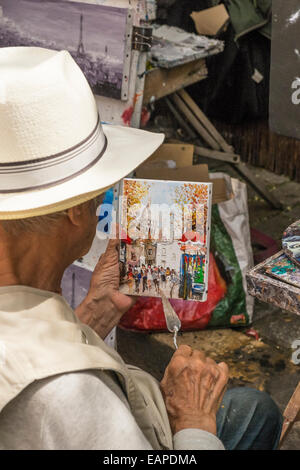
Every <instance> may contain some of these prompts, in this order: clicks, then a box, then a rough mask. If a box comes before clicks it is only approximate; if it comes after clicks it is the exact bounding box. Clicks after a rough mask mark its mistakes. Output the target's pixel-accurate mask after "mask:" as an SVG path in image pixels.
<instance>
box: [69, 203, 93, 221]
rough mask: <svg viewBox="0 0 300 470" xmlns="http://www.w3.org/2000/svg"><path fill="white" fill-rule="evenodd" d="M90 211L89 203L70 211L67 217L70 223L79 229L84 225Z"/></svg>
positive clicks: (72, 208)
mask: <svg viewBox="0 0 300 470" xmlns="http://www.w3.org/2000/svg"><path fill="white" fill-rule="evenodd" d="M88 210H89V201H87V202H84V203H83V204H79V205H78V206H74V207H71V208H70V209H68V210H67V215H68V218H69V221H70V223H71V224H72V225H75V226H77V227H78V226H80V225H82V224H83V223H84V222H85V219H86V216H87V212H88Z"/></svg>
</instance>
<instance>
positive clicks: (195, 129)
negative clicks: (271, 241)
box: [165, 89, 282, 209]
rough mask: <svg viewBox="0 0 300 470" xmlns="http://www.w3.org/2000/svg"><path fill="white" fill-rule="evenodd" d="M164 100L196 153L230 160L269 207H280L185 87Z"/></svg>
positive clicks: (216, 158)
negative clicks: (202, 142) (205, 145)
mask: <svg viewBox="0 0 300 470" xmlns="http://www.w3.org/2000/svg"><path fill="white" fill-rule="evenodd" d="M165 101H166V103H167V105H168V107H169V109H170V111H171V112H172V114H173V115H174V117H175V118H176V120H177V121H178V123H179V124H180V125H181V126H182V128H183V129H185V131H186V132H187V134H188V135H189V137H190V138H191V140H192V141H193V143H194V144H195V154H196V155H199V156H202V157H206V158H213V159H215V160H221V161H223V162H227V163H229V164H230V165H231V166H232V167H233V168H234V169H235V170H236V171H237V173H239V174H240V175H241V176H242V177H243V178H244V179H245V180H246V181H247V183H249V184H250V185H251V186H252V187H253V188H254V190H255V191H256V192H257V193H258V194H259V195H260V196H261V197H262V198H263V199H264V200H265V201H267V202H268V203H269V204H270V206H271V207H273V208H274V209H282V204H281V203H280V202H279V201H278V200H277V199H276V198H275V197H274V196H273V195H272V194H271V193H270V192H269V191H268V190H267V188H266V187H265V186H264V185H262V184H261V183H260V182H259V181H258V180H257V178H256V176H255V175H254V174H253V173H252V172H251V170H249V168H248V167H247V166H246V164H245V163H243V162H241V158H240V156H239V155H237V154H236V153H235V152H234V148H233V147H231V146H230V145H229V144H228V143H227V142H226V140H225V139H224V138H223V137H222V135H221V134H220V133H219V132H218V131H217V129H216V128H215V127H214V125H213V124H212V123H211V121H210V120H209V119H208V118H207V117H206V115H205V114H204V113H203V111H202V110H201V109H200V108H199V106H198V105H197V104H196V103H195V101H194V100H193V99H192V98H191V97H190V95H189V94H188V93H187V92H186V91H185V90H184V89H182V90H179V91H177V92H175V93H173V94H171V95H169V96H168V97H165ZM199 137H200V138H201V140H202V141H204V142H205V143H206V144H207V145H208V146H209V147H210V148H206V147H203V146H202V145H201V143H199V141H197V139H198V138H199Z"/></svg>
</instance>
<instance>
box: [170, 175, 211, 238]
mask: <svg viewBox="0 0 300 470" xmlns="http://www.w3.org/2000/svg"><path fill="white" fill-rule="evenodd" d="M207 199H208V187H207V185H204V184H193V183H184V184H182V185H180V186H177V187H176V188H175V196H174V200H175V203H176V204H179V205H180V206H181V207H182V209H183V218H184V219H185V220H184V226H185V230H197V231H199V232H202V233H204V234H205V231H206V230H205V229H206V226H205V225H206V220H207ZM188 222H189V223H188Z"/></svg>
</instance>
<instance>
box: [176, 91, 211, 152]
mask: <svg viewBox="0 0 300 470" xmlns="http://www.w3.org/2000/svg"><path fill="white" fill-rule="evenodd" d="M171 99H172V101H173V102H174V103H175V104H176V106H177V107H178V108H179V109H180V111H181V112H182V113H183V114H184V115H185V117H186V118H187V119H188V121H189V122H190V123H191V125H192V126H193V127H194V129H195V130H196V131H197V133H198V134H199V136H200V137H202V139H203V140H204V141H205V142H206V143H207V144H208V145H209V146H210V147H212V148H213V149H215V150H220V146H219V144H218V143H217V142H216V141H215V140H214V139H213V138H212V137H211V135H210V134H209V133H208V132H207V130H206V129H205V128H204V127H203V126H202V124H201V123H200V122H199V121H198V119H197V118H196V117H195V115H194V114H193V112H192V111H191V110H190V109H189V107H188V106H187V105H186V104H185V103H184V101H183V100H182V99H181V98H180V96H179V95H178V94H177V93H173V95H172V97H171Z"/></svg>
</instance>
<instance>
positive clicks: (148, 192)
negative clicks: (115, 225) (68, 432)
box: [119, 178, 212, 302]
mask: <svg viewBox="0 0 300 470" xmlns="http://www.w3.org/2000/svg"><path fill="white" fill-rule="evenodd" d="M211 200H212V183H199V182H197V183H195V182H186V181H184V182H179V181H159V180H147V179H130V178H127V179H124V180H123V182H122V183H121V189H120V197H119V223H120V225H121V242H120V262H121V287H120V290H121V292H123V293H125V294H128V295H140V296H147V297H161V296H162V293H163V294H165V296H166V297H168V298H173V299H186V300H197V301H202V302H203V301H205V300H206V299H207V289H208V269H209V239H210V219H211Z"/></svg>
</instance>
